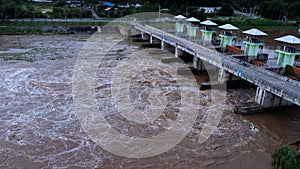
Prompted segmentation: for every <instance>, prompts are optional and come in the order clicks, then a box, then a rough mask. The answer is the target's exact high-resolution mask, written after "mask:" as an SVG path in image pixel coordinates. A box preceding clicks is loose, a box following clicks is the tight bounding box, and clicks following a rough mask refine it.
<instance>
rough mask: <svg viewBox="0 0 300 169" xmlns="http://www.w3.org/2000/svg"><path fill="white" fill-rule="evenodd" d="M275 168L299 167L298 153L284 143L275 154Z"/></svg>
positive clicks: (288, 168) (290, 168)
mask: <svg viewBox="0 0 300 169" xmlns="http://www.w3.org/2000/svg"><path fill="white" fill-rule="evenodd" d="M272 157H273V162H272V164H273V167H274V169H299V168H300V166H299V163H298V161H297V158H296V153H295V152H294V151H293V150H292V149H291V148H290V147H289V146H287V145H283V146H282V147H280V148H279V149H277V150H276V151H275V152H274V154H273V156H272Z"/></svg>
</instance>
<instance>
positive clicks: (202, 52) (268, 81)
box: [132, 22, 300, 106]
mask: <svg viewBox="0 0 300 169" xmlns="http://www.w3.org/2000/svg"><path fill="white" fill-rule="evenodd" d="M132 25H133V27H134V28H135V29H137V30H139V31H141V32H142V33H146V34H148V35H149V36H150V41H152V38H156V39H159V40H160V41H161V43H162V44H163V43H166V44H168V45H171V46H173V47H175V49H176V50H177V49H180V50H182V51H184V52H187V53H189V54H191V55H193V56H194V57H197V58H198V59H200V60H202V61H205V62H208V63H209V64H212V65H214V66H216V67H218V68H220V69H221V70H224V71H226V72H229V73H232V74H234V75H236V76H238V77H240V78H242V79H244V80H247V81H249V82H251V83H253V84H255V85H257V86H258V89H259V90H257V95H259V93H260V95H261V96H257V97H266V93H269V94H271V95H274V96H277V97H278V98H283V99H284V100H287V101H289V102H291V103H293V104H296V105H298V106H300V83H299V82H297V81H294V80H291V79H288V78H287V77H284V76H281V75H279V74H276V73H275V72H272V71H269V70H266V69H265V68H263V67H258V66H255V65H250V64H248V65H247V66H244V65H241V64H240V63H239V60H238V59H235V58H233V57H231V56H229V55H223V54H222V53H219V52H217V51H216V50H213V49H210V48H209V47H208V46H207V45H206V46H204V45H199V44H196V43H194V42H192V41H189V40H187V39H184V38H181V37H179V36H176V35H174V34H170V33H167V32H164V31H162V30H159V29H157V28H154V27H151V26H148V25H142V24H140V23H137V22H134V23H132ZM203 44H207V43H204V42H203ZM261 99H262V98H260V99H258V100H261ZM273 99H274V98H273ZM259 102H260V101H259ZM279 102H280V103H279V104H281V100H280V101H279Z"/></svg>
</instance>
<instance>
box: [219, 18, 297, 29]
mask: <svg viewBox="0 0 300 169" xmlns="http://www.w3.org/2000/svg"><path fill="white" fill-rule="evenodd" d="M216 22H217V23H218V24H219V25H222V24H226V23H230V24H232V25H235V26H237V27H239V28H240V29H249V28H253V27H255V28H258V29H278V28H297V24H295V23H283V22H280V21H278V20H271V19H266V18H258V19H240V18H239V17H230V18H228V19H220V18H219V19H218V20H216Z"/></svg>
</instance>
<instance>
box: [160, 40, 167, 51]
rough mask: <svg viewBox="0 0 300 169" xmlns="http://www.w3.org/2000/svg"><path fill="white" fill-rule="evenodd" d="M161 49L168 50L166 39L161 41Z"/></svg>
mask: <svg viewBox="0 0 300 169" xmlns="http://www.w3.org/2000/svg"><path fill="white" fill-rule="evenodd" d="M161 50H166V42H164V40H162V41H161Z"/></svg>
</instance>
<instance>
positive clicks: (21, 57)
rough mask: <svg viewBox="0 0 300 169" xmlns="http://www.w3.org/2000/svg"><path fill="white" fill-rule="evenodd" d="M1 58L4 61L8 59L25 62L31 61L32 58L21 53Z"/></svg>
mask: <svg viewBox="0 0 300 169" xmlns="http://www.w3.org/2000/svg"><path fill="white" fill-rule="evenodd" d="M3 60H4V61H8V60H24V61H27V62H33V61H34V58H31V57H26V56H23V55H15V56H3Z"/></svg>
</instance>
